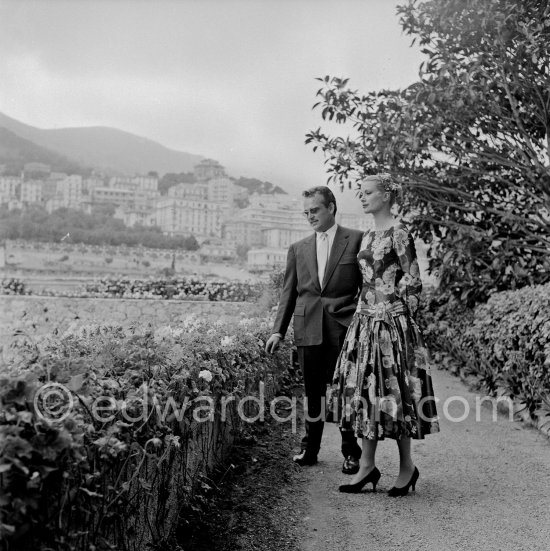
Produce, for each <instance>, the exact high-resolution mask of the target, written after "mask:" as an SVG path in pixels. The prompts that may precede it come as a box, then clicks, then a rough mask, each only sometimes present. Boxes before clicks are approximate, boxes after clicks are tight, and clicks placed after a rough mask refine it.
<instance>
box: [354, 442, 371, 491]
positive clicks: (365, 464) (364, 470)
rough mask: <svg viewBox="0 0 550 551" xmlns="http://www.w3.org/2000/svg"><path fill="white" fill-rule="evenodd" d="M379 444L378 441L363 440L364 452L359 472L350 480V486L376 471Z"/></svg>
mask: <svg viewBox="0 0 550 551" xmlns="http://www.w3.org/2000/svg"><path fill="white" fill-rule="evenodd" d="M377 444H378V440H368V439H367V438H363V450H362V452H361V458H360V460H359V471H357V473H356V474H355V475H354V476H353V478H352V479H351V480H350V484H355V483H356V482H359V481H360V480H361V479H362V478H365V476H367V475H368V474H369V473H370V472H371V471H372V470H373V469H374V467H375V456H376V446H377Z"/></svg>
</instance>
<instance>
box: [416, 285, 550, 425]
mask: <svg viewBox="0 0 550 551" xmlns="http://www.w3.org/2000/svg"><path fill="white" fill-rule="evenodd" d="M423 310H424V312H423V315H424V318H425V319H424V322H423V323H424V327H426V337H427V339H428V343H429V345H430V348H431V349H432V350H433V351H435V352H436V358H435V359H436V360H437V361H438V362H439V363H440V364H441V365H442V366H443V367H444V368H447V369H450V370H451V371H452V372H454V373H456V374H459V375H460V376H462V377H468V378H473V379H475V381H476V382H477V383H478V384H479V386H480V387H482V388H483V389H484V390H486V391H488V393H489V394H491V395H493V396H502V395H504V396H510V397H511V398H513V399H514V401H515V402H516V404H517V410H518V412H522V413H523V414H524V415H525V416H528V417H529V418H530V419H532V420H533V421H534V422H535V423H536V424H537V426H538V427H539V428H540V429H541V430H542V431H543V432H545V433H546V434H550V284H546V285H537V286H533V287H524V288H522V289H520V290H517V291H505V292H501V293H495V294H493V295H492V296H491V297H490V298H489V300H488V301H487V303H485V304H482V305H478V306H476V307H475V308H474V309H467V308H464V307H462V306H461V305H459V303H458V302H456V301H455V300H454V299H451V300H449V301H448V302H446V303H440V302H438V299H437V298H436V297H432V298H430V299H428V301H427V305H426V307H425V308H424V309H423Z"/></svg>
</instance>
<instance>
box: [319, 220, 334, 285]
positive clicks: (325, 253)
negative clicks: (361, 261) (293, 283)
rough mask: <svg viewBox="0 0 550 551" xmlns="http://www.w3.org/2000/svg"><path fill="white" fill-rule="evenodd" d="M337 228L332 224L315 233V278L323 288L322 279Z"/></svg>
mask: <svg viewBox="0 0 550 551" xmlns="http://www.w3.org/2000/svg"><path fill="white" fill-rule="evenodd" d="M337 228H338V224H334V225H333V226H332V227H331V228H329V229H328V230H326V231H324V232H316V250H317V276H318V278H319V285H321V287H322V286H323V277H324V275H325V270H326V268H327V264H328V259H329V258H330V251H331V249H332V244H333V243H334V237H335V236H336V230H337ZM323 233H324V234H326V242H325V241H324V237H323V236H322V235H321V234H323ZM327 248H328V250H327Z"/></svg>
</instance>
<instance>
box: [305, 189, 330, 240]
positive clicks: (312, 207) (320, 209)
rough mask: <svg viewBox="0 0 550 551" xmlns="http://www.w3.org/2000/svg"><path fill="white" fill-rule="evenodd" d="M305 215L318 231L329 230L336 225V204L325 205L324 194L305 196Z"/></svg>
mask: <svg viewBox="0 0 550 551" xmlns="http://www.w3.org/2000/svg"><path fill="white" fill-rule="evenodd" d="M304 216H305V217H306V218H307V221H308V222H309V223H310V225H311V227H312V228H313V229H314V230H315V231H317V232H323V231H326V230H328V229H329V228H330V227H332V226H333V225H334V222H335V218H334V205H333V204H332V203H329V206H328V207H325V205H324V203H323V196H322V195H319V194H318V193H316V194H315V195H314V196H313V197H306V198H304Z"/></svg>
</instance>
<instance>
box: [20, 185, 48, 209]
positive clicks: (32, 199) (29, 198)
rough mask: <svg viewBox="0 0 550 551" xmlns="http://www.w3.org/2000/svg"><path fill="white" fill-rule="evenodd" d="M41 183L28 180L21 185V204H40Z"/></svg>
mask: <svg viewBox="0 0 550 551" xmlns="http://www.w3.org/2000/svg"><path fill="white" fill-rule="evenodd" d="M42 186H43V182H41V181H39V180H28V181H26V182H22V183H21V188H20V193H19V197H20V199H21V202H22V203H23V204H26V205H28V204H30V203H40V202H41V201H42Z"/></svg>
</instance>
